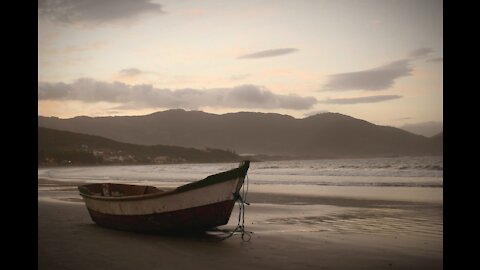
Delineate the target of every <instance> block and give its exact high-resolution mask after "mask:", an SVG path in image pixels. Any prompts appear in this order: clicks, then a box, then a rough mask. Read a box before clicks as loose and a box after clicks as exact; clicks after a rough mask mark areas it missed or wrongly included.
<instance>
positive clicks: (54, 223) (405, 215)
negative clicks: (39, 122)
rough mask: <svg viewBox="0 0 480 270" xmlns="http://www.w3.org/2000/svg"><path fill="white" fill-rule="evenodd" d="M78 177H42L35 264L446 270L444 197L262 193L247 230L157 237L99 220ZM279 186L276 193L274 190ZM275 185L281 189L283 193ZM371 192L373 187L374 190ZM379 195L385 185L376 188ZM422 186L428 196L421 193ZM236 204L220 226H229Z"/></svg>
mask: <svg viewBox="0 0 480 270" xmlns="http://www.w3.org/2000/svg"><path fill="white" fill-rule="evenodd" d="M77 184H78V183H65V182H63V183H59V182H55V181H46V180H41V179H39V191H38V264H39V267H38V269H82V270H85V269H200V270H201V269H442V267H443V203H442V201H441V199H438V198H441V192H442V191H441V189H439V188H437V189H432V190H429V191H428V193H440V195H438V194H437V195H436V197H435V196H434V198H437V199H430V200H425V199H422V198H419V200H412V199H410V198H408V199H405V200H402V199H401V196H396V197H395V196H393V197H395V200H388V199H385V197H388V196H385V193H383V196H373V195H372V196H370V197H368V196H365V194H368V192H366V193H362V194H363V195H362V196H356V195H355V194H354V193H351V192H350V191H348V192H345V191H344V190H342V188H341V187H339V188H338V190H337V191H336V192H335V190H330V192H329V194H328V196H327V195H318V196H316V195H313V194H312V192H308V191H305V194H309V195H308V196H305V195H301V192H292V193H290V194H289V193H288V190H287V191H286V190H285V189H281V188H278V189H277V191H276V192H273V193H268V192H266V190H262V189H258V190H255V188H254V187H253V186H251V190H250V191H251V192H250V194H249V195H248V200H249V201H250V202H251V205H250V206H247V212H246V227H247V230H249V231H253V232H254V233H253V235H252V238H251V240H250V241H249V242H243V241H242V240H241V238H240V236H239V235H234V236H233V237H231V238H229V239H227V240H224V241H218V237H217V236H216V234H204V235H176V236H174V235H170V236H166V235H152V234H139V233H131V232H124V231H117V230H111V229H107V228H103V227H100V226H98V225H95V224H94V223H93V222H92V221H91V219H90V216H89V215H88V212H87V210H86V208H85V206H84V204H83V202H82V200H81V197H80V196H79V195H78V192H77V190H76V185H77ZM272 190H275V189H272ZM278 190H281V192H279V191H278ZM370 192H372V190H370ZM377 192H378V190H377ZM421 192H425V190H424V191H421ZM237 213H238V211H237V209H236V208H235V210H234V212H233V213H232V216H231V219H230V222H229V224H228V225H226V226H222V227H221V228H222V229H232V228H234V227H235V225H236V222H237V216H236V215H237Z"/></svg>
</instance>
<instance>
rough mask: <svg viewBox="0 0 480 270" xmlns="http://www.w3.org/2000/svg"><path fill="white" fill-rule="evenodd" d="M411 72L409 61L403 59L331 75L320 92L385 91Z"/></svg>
mask: <svg viewBox="0 0 480 270" xmlns="http://www.w3.org/2000/svg"><path fill="white" fill-rule="evenodd" d="M412 70H413V69H412V68H411V67H410V61H409V60H407V59H404V60H398V61H395V62H391V63H388V64H386V65H383V66H380V67H377V68H373V69H367V70H362V71H357V72H348V73H339V74H333V75H330V76H329V78H328V81H327V83H326V84H325V85H324V86H323V88H322V90H323V91H342V90H370V91H378V90H385V89H388V88H390V87H392V86H393V84H394V83H395V80H396V79H398V78H401V77H405V76H410V75H411V74H412V73H411V72H412Z"/></svg>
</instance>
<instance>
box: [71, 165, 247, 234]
mask: <svg viewBox="0 0 480 270" xmlns="http://www.w3.org/2000/svg"><path fill="white" fill-rule="evenodd" d="M248 167H249V162H248V161H244V162H242V163H241V165H240V167H238V168H236V169H232V170H230V171H226V172H223V173H219V174H215V175H211V176H209V177H207V178H205V179H203V180H200V181H196V182H192V183H189V184H186V185H183V186H180V187H178V188H176V189H173V190H170V191H163V190H159V189H157V188H155V187H152V186H137V185H124V184H112V183H103V184H87V185H83V186H79V190H80V195H81V196H82V197H83V200H84V201H85V205H86V207H87V209H88V212H89V213H90V216H91V218H92V220H93V221H94V222H95V223H97V224H98V225H102V226H106V227H110V228H115V229H122V230H130V231H143V232H162V231H185V230H204V229H208V228H213V227H217V226H221V225H225V224H227V223H228V221H229V218H230V215H231V213H232V210H233V206H234V204H235V201H236V200H237V199H238V196H239V194H238V192H239V190H240V188H241V187H242V185H243V182H244V179H245V176H246V173H247V170H248Z"/></svg>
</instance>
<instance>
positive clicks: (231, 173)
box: [78, 161, 250, 201]
mask: <svg viewBox="0 0 480 270" xmlns="http://www.w3.org/2000/svg"><path fill="white" fill-rule="evenodd" d="M249 163H250V162H249V161H243V162H242V164H241V166H239V167H238V168H234V169H231V170H228V171H224V172H221V173H217V174H212V175H210V176H208V177H206V178H204V179H202V180H198V181H194V182H191V183H188V184H185V185H182V186H179V187H177V188H174V189H173V190H167V191H164V192H156V193H147V194H140V195H132V196H102V195H90V194H86V193H83V192H82V188H86V189H88V188H87V187H86V186H89V185H98V184H99V183H93V184H85V185H81V186H78V189H79V191H80V195H81V196H82V197H86V198H89V199H94V200H102V201H131V200H144V199H153V198H158V197H166V196H172V195H175V194H179V193H183V192H187V191H190V190H195V189H200V188H203V187H208V186H211V185H215V184H219V183H223V182H227V181H231V180H235V179H238V178H241V177H245V176H246V174H247V170H248V168H249ZM105 184H115V183H105ZM115 185H129V186H139V187H145V186H146V185H130V184H115Z"/></svg>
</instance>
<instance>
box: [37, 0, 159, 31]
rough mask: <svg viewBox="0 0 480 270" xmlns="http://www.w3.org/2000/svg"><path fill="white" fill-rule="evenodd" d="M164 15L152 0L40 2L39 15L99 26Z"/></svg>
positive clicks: (47, 0)
mask: <svg viewBox="0 0 480 270" xmlns="http://www.w3.org/2000/svg"><path fill="white" fill-rule="evenodd" d="M145 13H163V11H162V6H161V5H160V4H156V3H151V0H101V1H99V0H39V1H38V15H39V16H41V17H44V18H47V19H49V20H51V21H54V22H60V23H65V24H82V25H98V24H103V23H107V22H113V21H120V20H128V19H135V18H137V17H138V16H140V15H143V14H145Z"/></svg>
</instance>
